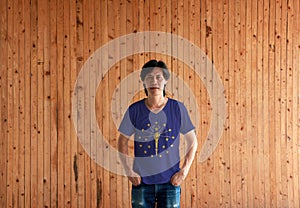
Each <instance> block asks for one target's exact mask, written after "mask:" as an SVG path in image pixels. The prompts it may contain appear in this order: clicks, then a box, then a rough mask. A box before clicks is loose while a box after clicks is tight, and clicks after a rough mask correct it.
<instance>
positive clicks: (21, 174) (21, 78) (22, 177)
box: [0, 0, 26, 207]
mask: <svg viewBox="0 0 300 208" xmlns="http://www.w3.org/2000/svg"><path fill="white" fill-rule="evenodd" d="M18 5H19V6H18V15H17V16H18V24H19V29H18V43H19V44H18V47H19V64H18V65H19V83H20V85H19V92H20V108H19V114H20V124H19V127H18V128H19V154H18V157H19V164H18V166H19V177H18V180H19V191H18V201H19V203H18V206H19V207H25V197H24V196H25V90H26V88H25V70H26V69H25V50H26V49H25V20H24V10H25V5H24V1H20V0H19V1H18ZM0 59H1V58H0ZM0 62H1V60H0ZM0 102H1V101H0ZM0 106H1V103H0ZM0 125H1V123H0ZM0 128H1V126H0ZM1 129H2V128H1Z"/></svg>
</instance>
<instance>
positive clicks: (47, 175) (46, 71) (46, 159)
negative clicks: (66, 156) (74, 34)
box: [41, 1, 51, 207]
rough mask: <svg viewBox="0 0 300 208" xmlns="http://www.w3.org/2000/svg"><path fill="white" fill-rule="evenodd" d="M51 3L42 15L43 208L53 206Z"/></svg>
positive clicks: (47, 3) (46, 5)
mask: <svg viewBox="0 0 300 208" xmlns="http://www.w3.org/2000/svg"><path fill="white" fill-rule="evenodd" d="M49 6H50V5H49V2H47V1H44V2H43V5H42V12H41V13H42V14H44V16H45V17H44V21H43V25H42V26H41V27H42V28H43V33H44V40H43V45H44V46H43V48H44V50H43V78H44V83H43V89H44V90H43V101H44V105H43V109H44V112H43V124H44V126H43V130H44V131H43V153H44V154H43V179H42V181H43V196H44V197H43V206H44V207H50V204H51V180H50V179H51V149H50V148H51V141H50V139H51V132H50V130H51V127H50V126H51V123H50V122H49V119H50V118H51V80H50V76H51V75H50V74H51V72H50V36H51V34H50V16H49V15H50V11H49Z"/></svg>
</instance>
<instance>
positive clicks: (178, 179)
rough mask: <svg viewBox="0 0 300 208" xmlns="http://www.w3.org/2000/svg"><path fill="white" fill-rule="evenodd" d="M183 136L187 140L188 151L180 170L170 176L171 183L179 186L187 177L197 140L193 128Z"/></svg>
mask: <svg viewBox="0 0 300 208" xmlns="http://www.w3.org/2000/svg"><path fill="white" fill-rule="evenodd" d="M184 138H185V141H186V142H187V150H188V153H187V154H186V156H185V158H184V160H183V164H182V167H181V170H180V171H178V172H177V173H175V174H174V175H173V176H172V178H171V183H172V184H173V185H174V186H179V185H180V184H181V183H182V182H183V180H184V179H185V178H186V177H187V175H188V173H189V170H190V167H191V165H192V163H193V160H194V157H195V154H196V151H197V147H198V141H197V137H196V133H195V130H191V131H189V132H188V133H186V134H185V135H184Z"/></svg>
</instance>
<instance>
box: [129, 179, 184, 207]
mask: <svg viewBox="0 0 300 208" xmlns="http://www.w3.org/2000/svg"><path fill="white" fill-rule="evenodd" d="M180 192H181V189H180V186H173V185H172V184H171V183H165V184H154V185H147V184H144V183H142V184H140V185H138V186H132V208H138V207H140V208H142V207H143V208H153V207H155V203H157V208H168V207H180Z"/></svg>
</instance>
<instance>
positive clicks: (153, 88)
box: [149, 87, 160, 90]
mask: <svg viewBox="0 0 300 208" xmlns="http://www.w3.org/2000/svg"><path fill="white" fill-rule="evenodd" d="M149 89H150V90H158V89H160V88H159V87H149Z"/></svg>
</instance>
